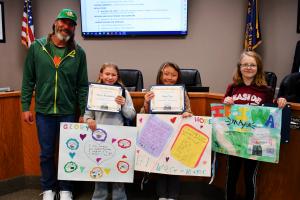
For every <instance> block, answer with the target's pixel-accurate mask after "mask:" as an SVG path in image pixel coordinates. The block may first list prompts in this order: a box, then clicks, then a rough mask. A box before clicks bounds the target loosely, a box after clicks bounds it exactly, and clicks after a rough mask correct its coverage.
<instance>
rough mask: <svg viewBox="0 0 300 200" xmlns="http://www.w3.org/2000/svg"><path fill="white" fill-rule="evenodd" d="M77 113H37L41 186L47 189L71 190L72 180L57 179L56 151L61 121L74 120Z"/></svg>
mask: <svg viewBox="0 0 300 200" xmlns="http://www.w3.org/2000/svg"><path fill="white" fill-rule="evenodd" d="M74 121H75V115H61V116H56V115H44V114H41V113H36V126H37V132H38V139H39V144H40V148H41V153H40V167H41V172H42V175H41V186H42V189H43V191H45V190H56V189H57V187H59V188H58V189H59V190H64V191H71V190H72V184H71V182H70V181H58V180H57V171H56V169H57V167H56V164H55V160H56V159H55V155H56V154H55V151H56V149H57V147H58V139H59V129H60V122H74Z"/></svg>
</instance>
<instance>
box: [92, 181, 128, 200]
mask: <svg viewBox="0 0 300 200" xmlns="http://www.w3.org/2000/svg"><path fill="white" fill-rule="evenodd" d="M108 184H109V183H106V182H96V183H95V190H94V194H93V197H92V200H107V198H108ZM111 184H112V200H127V196H126V192H125V187H124V183H111Z"/></svg>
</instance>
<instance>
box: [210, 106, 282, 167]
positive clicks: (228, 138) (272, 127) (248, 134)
mask: <svg viewBox="0 0 300 200" xmlns="http://www.w3.org/2000/svg"><path fill="white" fill-rule="evenodd" d="M281 113H282V112H281V109H279V108H275V107H264V106H249V105H224V104H211V114H212V122H213V123H212V125H213V126H212V138H213V141H212V144H213V145H212V148H213V151H216V152H219V153H224V154H228V155H233V156H239V157H242V158H247V159H252V160H259V161H265V162H271V163H278V162H279V149H280V131H281Z"/></svg>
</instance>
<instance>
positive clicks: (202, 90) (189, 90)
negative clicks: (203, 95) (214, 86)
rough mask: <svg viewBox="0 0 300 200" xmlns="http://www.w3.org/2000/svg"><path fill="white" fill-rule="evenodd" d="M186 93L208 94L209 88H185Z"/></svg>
mask: <svg viewBox="0 0 300 200" xmlns="http://www.w3.org/2000/svg"><path fill="white" fill-rule="evenodd" d="M185 89H186V91H187V92H209V87H204V86H186V87H185Z"/></svg>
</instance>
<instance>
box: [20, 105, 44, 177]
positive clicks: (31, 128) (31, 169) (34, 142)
mask: <svg viewBox="0 0 300 200" xmlns="http://www.w3.org/2000/svg"><path fill="white" fill-rule="evenodd" d="M20 109H21V108H20ZM30 110H31V111H32V112H33V115H34V123H33V124H28V123H26V122H24V120H23V118H22V117H21V126H22V136H23V156H24V174H25V175H26V176H39V175H40V165H39V163H40V159H39V154H40V147H39V143H38V136H37V131H36V123H35V112H34V100H33V99H32V101H31V107H30ZM21 114H22V113H21Z"/></svg>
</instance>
